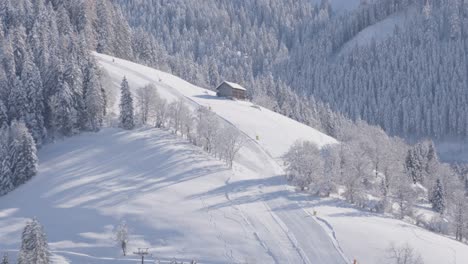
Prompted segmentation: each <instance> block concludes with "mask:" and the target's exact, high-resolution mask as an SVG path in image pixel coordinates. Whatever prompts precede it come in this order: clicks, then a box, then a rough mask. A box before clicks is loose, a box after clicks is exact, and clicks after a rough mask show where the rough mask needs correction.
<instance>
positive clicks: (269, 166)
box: [96, 54, 468, 264]
mask: <svg viewBox="0 0 468 264" xmlns="http://www.w3.org/2000/svg"><path fill="white" fill-rule="evenodd" d="M96 56H97V58H98V60H99V62H100V64H101V65H102V66H103V67H104V68H105V69H106V70H107V71H108V72H109V73H110V75H111V76H112V78H114V82H116V83H118V82H119V80H120V79H121V78H122V76H123V75H126V76H127V78H128V79H129V81H130V83H131V84H133V86H134V87H133V88H138V87H140V86H142V85H145V84H147V83H148V82H152V83H153V84H155V85H156V86H157V87H158V89H159V92H160V93H161V94H169V95H170V97H171V96H172V97H173V96H175V97H177V96H182V97H183V98H185V99H186V100H187V101H188V102H192V103H193V104H194V107H195V106H196V105H198V104H202V105H206V106H210V107H211V108H212V109H213V111H214V112H216V113H217V114H218V115H219V116H221V117H223V118H224V119H226V120H227V121H228V122H230V123H232V124H234V125H236V127H238V128H239V129H240V130H242V131H244V132H246V134H247V135H249V136H250V137H251V138H253V139H252V140H251V141H250V143H252V144H249V146H248V147H247V148H244V149H243V151H242V153H241V155H240V157H239V158H238V160H237V162H238V165H239V166H236V168H235V177H234V178H232V179H231V180H230V181H229V186H225V187H222V188H220V189H219V188H218V189H214V190H211V191H210V192H208V193H205V194H202V195H203V196H208V197H210V196H211V195H215V194H217V193H220V192H222V191H225V190H226V189H229V190H231V191H230V192H229V195H228V196H229V197H230V203H234V204H235V205H238V206H239V207H240V208H242V209H243V211H244V212H247V213H246V214H247V215H248V214H249V213H253V212H254V210H255V207H251V206H252V205H253V204H255V203H257V204H258V203H259V202H262V203H264V204H265V206H266V207H267V208H270V209H271V211H272V212H273V213H274V215H273V218H276V219H278V220H279V223H278V224H279V225H280V226H281V227H282V228H283V231H285V232H286V233H287V234H290V237H289V239H290V242H291V243H292V244H293V246H294V247H297V249H298V250H297V251H298V253H299V254H300V255H301V257H302V258H303V259H304V262H305V263H307V261H309V262H311V263H314V260H316V259H318V258H319V257H320V256H317V255H316V253H319V254H320V252H322V253H323V251H324V249H326V250H327V251H329V252H338V253H339V252H340V251H341V249H342V250H343V251H344V253H345V255H346V257H345V258H349V259H352V258H355V257H356V258H358V260H360V261H363V262H362V263H382V261H383V259H386V258H387V254H388V252H387V248H386V247H388V246H389V245H390V243H391V242H395V241H396V242H397V244H398V243H408V244H409V245H410V246H412V247H414V248H416V249H417V250H418V251H419V253H420V254H422V255H423V256H424V259H425V263H429V264H431V263H434V264H435V263H441V261H442V262H443V260H444V259H445V260H447V259H455V258H456V260H455V261H453V262H449V263H466V261H468V256H466V253H465V252H468V250H467V249H468V247H467V246H466V245H464V244H461V243H458V242H456V241H453V240H451V239H449V238H445V237H443V236H439V235H436V234H433V233H431V232H428V231H426V230H422V229H420V228H418V227H415V226H412V225H409V224H406V223H404V222H402V221H399V220H395V219H388V218H384V217H380V216H378V215H372V216H373V217H368V216H369V214H367V213H363V212H361V211H358V210H355V209H353V208H350V207H347V206H343V205H342V204H341V203H337V202H333V201H331V202H330V201H326V200H325V201H324V202H323V203H317V202H316V201H310V200H309V199H308V198H307V197H304V196H302V195H300V194H297V193H295V192H294V191H293V190H290V189H288V188H286V187H284V184H285V182H284V180H283V179H282V178H281V176H280V175H282V174H283V173H284V172H283V171H282V168H281V167H280V166H279V165H278V163H277V162H276V161H278V160H277V158H279V157H280V156H281V155H282V154H283V153H284V152H283V151H285V150H286V149H287V148H288V147H289V146H290V144H291V142H294V140H296V139H300V138H302V139H307V140H311V141H313V142H315V143H317V144H318V145H320V146H323V145H324V144H326V143H333V142H336V141H335V140H333V139H331V138H329V137H327V136H325V135H323V134H320V133H318V132H317V131H314V130H313V129H312V128H307V129H310V130H309V131H311V132H309V133H306V132H304V133H306V134H303V133H302V132H301V133H299V132H298V131H302V129H306V128H301V127H302V125H301V124H299V125H298V123H297V122H294V121H292V120H290V121H286V120H283V118H284V117H282V118H280V117H278V119H281V120H283V121H281V122H282V124H281V126H278V127H275V125H273V124H271V122H279V121H278V120H277V119H276V118H274V117H273V116H275V117H276V115H277V114H275V113H272V112H271V111H268V110H265V109H263V108H262V110H261V111H259V110H258V109H256V108H254V107H252V110H254V111H253V112H252V111H249V110H250V108H247V106H248V105H249V103H246V102H236V101H231V100H222V99H219V98H216V97H214V96H213V93H212V92H210V91H207V90H204V89H201V88H198V87H195V86H193V85H191V84H189V83H187V82H185V81H183V80H181V79H179V78H177V77H175V76H172V75H170V74H167V73H163V72H160V71H157V70H154V69H150V68H148V67H144V66H141V65H137V64H134V63H131V62H128V61H124V60H120V59H117V58H115V59H114V61H113V58H112V57H109V56H105V55H101V54H96ZM135 86H136V87H135ZM247 109H248V110H247ZM256 111H258V112H256ZM254 113H256V114H259V113H262V114H261V115H260V116H256V118H255V119H254V120H252V121H249V120H250V117H251V116H252V115H254ZM278 116H279V115H278ZM257 118H259V119H257ZM266 120H268V122H266ZM263 126H265V127H263ZM278 128H281V130H278ZM257 129H259V130H261V131H263V133H264V132H267V133H269V134H272V135H269V136H264V135H263V133H262V134H261V135H260V140H259V141H258V142H257V141H256V140H254V139H255V137H252V136H254V135H255V134H256V133H254V132H256V131H257ZM283 131H285V132H284V133H283ZM312 131H313V132H312ZM256 143H258V144H256ZM264 150H266V151H264ZM269 154H271V155H269ZM272 156H273V157H274V158H272ZM275 160H276V161H275ZM228 205H229V204H228V203H224V204H218V205H216V206H215V207H214V208H223V207H226V206H228ZM314 208H316V209H317V210H318V211H319V216H321V217H323V218H326V220H328V222H329V225H322V226H323V228H325V230H327V231H328V234H329V236H330V237H336V239H337V241H335V240H334V239H331V240H329V239H325V240H324V239H322V238H323V230H321V229H320V228H318V227H317V223H318V222H320V220H319V219H316V218H314V217H311V212H309V211H313V209H314ZM304 209H305V211H304ZM255 220H258V219H254V220H253V222H254V223H253V225H254V226H255V227H256V228H261V227H262V226H261V225H262V223H259V222H255ZM356 221H359V224H356ZM259 224H260V225H259ZM368 226H369V229H368V228H367V227H368ZM330 227H331V228H332V229H330ZM401 234H405V235H402V236H399V235H401ZM364 235H365V236H364ZM361 236H362V237H365V239H359V238H360V237H361ZM427 237H430V238H431V240H432V241H437V243H432V242H430V241H428V239H427ZM338 242H340V243H338ZM330 243H331V244H333V245H331V244H330ZM429 244H431V245H429ZM375 245H379V246H377V247H376V246H375ZM437 247H442V248H443V250H437ZM332 248H334V249H335V250H333V249H332ZM369 249H373V250H374V251H373V252H372V254H370V253H368V251H369ZM452 249H454V250H452ZM269 252H273V254H275V253H276V252H275V250H271V249H270V250H269ZM304 252H305V253H304ZM454 252H455V253H454ZM454 254H456V256H455V255H454ZM454 256H455V257H454ZM320 263H328V262H326V261H323V260H322V261H321V262H320Z"/></svg>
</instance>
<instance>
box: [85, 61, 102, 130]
mask: <svg viewBox="0 0 468 264" xmlns="http://www.w3.org/2000/svg"><path fill="white" fill-rule="evenodd" d="M84 104H85V115H86V118H85V120H83V121H85V124H82V127H83V128H84V129H85V130H91V131H98V130H99V129H100V128H101V127H102V123H103V120H104V113H105V94H104V93H103V88H102V87H101V83H100V82H99V78H98V75H97V73H96V69H95V68H94V65H92V64H90V65H88V66H87V69H86V73H85V79H84Z"/></svg>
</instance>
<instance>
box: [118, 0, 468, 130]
mask: <svg viewBox="0 0 468 264" xmlns="http://www.w3.org/2000/svg"><path fill="white" fill-rule="evenodd" d="M115 2H116V3H119V4H120V6H121V7H122V9H123V12H124V14H125V15H126V17H127V18H128V20H129V23H130V25H131V26H132V27H134V28H135V29H136V31H135V33H134V34H137V35H138V38H140V41H134V43H133V45H134V50H138V53H139V54H135V55H136V56H137V57H138V58H139V60H140V61H143V62H145V63H146V64H149V65H153V66H156V67H159V68H160V69H163V70H171V71H172V72H173V73H175V74H177V75H179V76H182V77H183V78H185V79H187V80H189V81H192V82H195V83H197V84H200V85H202V86H209V87H212V88H214V87H215V86H216V85H217V84H218V83H219V81H220V80H221V79H229V80H235V81H237V82H241V83H242V84H244V85H245V86H247V87H249V88H251V97H252V98H253V100H254V101H256V102H258V103H260V104H262V105H264V106H267V107H269V108H272V109H275V110H276V111H279V112H281V113H284V114H286V115H288V116H291V117H293V118H295V119H297V120H300V121H302V122H306V123H308V124H310V125H312V126H316V127H319V128H321V129H322V130H324V131H326V132H328V133H329V134H332V135H334V136H338V135H336V131H334V129H333V128H334V127H336V126H337V124H336V123H337V122H339V121H337V120H338V119H340V118H337V117H336V115H334V114H331V113H328V114H327V112H329V110H328V109H327V107H326V105H324V104H322V103H317V101H321V102H324V103H325V104H328V105H329V106H330V107H331V109H332V110H333V111H336V112H340V113H342V114H343V115H345V116H346V117H348V118H351V119H354V120H358V119H363V120H365V121H367V122H369V123H371V124H376V125H380V126H381V127H383V128H384V129H385V130H386V131H387V132H389V133H391V134H395V135H400V136H405V137H412V138H414V137H416V138H421V137H427V136H430V137H433V138H447V137H456V138H466V136H467V135H468V120H467V117H466V115H464V114H463V113H466V112H467V111H468V109H467V107H468V89H467V88H466V87H467V83H468V79H467V78H468V77H467V76H468V75H467V74H466V73H467V60H466V58H467V53H466V51H467V50H468V49H467V48H466V46H465V45H466V44H465V41H466V38H467V37H468V34H467V33H466V32H467V30H468V24H467V23H468V17H467V10H468V4H467V3H466V1H463V0H442V1H433V0H428V1H425V0H378V1H361V5H360V7H359V8H357V9H356V10H352V11H349V12H345V13H343V12H339V13H335V12H334V11H333V10H332V8H331V5H330V3H329V1H326V0H324V1H321V4H319V5H315V4H314V3H312V1H307V0H301V1H289V0H288V1H280V0H274V1H227V0H223V1H204V2H203V3H202V4H198V5H193V4H192V1H172V2H166V1H128V0H116V1H115ZM408 8H412V9H414V10H415V12H412V13H411V17H410V18H408V22H407V23H406V24H405V25H404V27H400V28H395V31H394V32H393V33H391V34H389V37H388V38H386V39H384V40H380V41H379V42H377V41H371V42H370V43H369V44H368V45H364V46H361V47H359V48H355V49H352V50H351V51H349V52H346V53H344V54H342V55H341V56H337V54H338V53H339V52H340V50H341V48H342V47H343V46H344V45H345V44H346V43H347V42H348V41H350V40H351V39H352V38H353V37H354V36H355V35H356V34H357V33H359V32H360V31H362V30H363V29H365V28H366V27H368V26H371V25H373V24H375V23H377V22H379V21H381V20H383V19H385V18H386V17H388V16H390V15H392V14H395V13H397V12H400V11H404V10H407V9H408ZM136 47H138V48H136ZM291 91H295V93H291Z"/></svg>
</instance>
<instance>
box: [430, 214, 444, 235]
mask: <svg viewBox="0 0 468 264" xmlns="http://www.w3.org/2000/svg"><path fill="white" fill-rule="evenodd" d="M427 228H428V229H429V230H431V231H433V232H436V233H440V234H447V233H448V230H449V223H448V221H447V219H445V218H444V217H442V216H441V215H434V216H433V217H432V218H431V220H430V221H429V223H428V225H427Z"/></svg>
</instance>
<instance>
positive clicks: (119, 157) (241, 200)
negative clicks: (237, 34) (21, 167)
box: [0, 54, 468, 264]
mask: <svg viewBox="0 0 468 264" xmlns="http://www.w3.org/2000/svg"><path fill="white" fill-rule="evenodd" d="M96 57H97V59H98V61H99V63H100V65H102V66H103V67H104V68H105V70H106V71H107V72H108V73H109V75H110V76H111V78H112V80H113V83H114V84H115V85H114V88H115V89H116V90H118V89H119V84H120V81H121V79H122V78H123V76H124V75H125V76H126V77H127V79H128V81H129V83H130V85H131V87H132V89H134V90H135V89H136V88H139V87H141V86H143V85H146V84H148V83H153V84H154V85H156V86H157V88H158V91H159V93H160V95H161V96H162V97H164V98H165V99H167V100H175V99H182V100H185V101H186V102H187V103H189V104H190V105H191V106H192V107H193V108H195V107H197V106H198V105H205V106H208V107H210V108H211V109H212V110H213V111H214V112H215V113H216V114H218V115H219V117H220V119H221V120H224V122H225V123H226V124H230V125H232V128H233V129H236V128H237V129H239V130H241V131H242V132H244V133H245V135H246V136H248V137H249V138H250V140H249V141H247V143H246V145H245V147H244V148H243V149H242V150H241V152H240V153H239V156H238V158H237V159H236V164H235V166H234V168H233V170H232V171H231V170H228V169H226V167H225V166H224V165H223V164H222V163H221V162H219V161H217V160H215V159H213V158H211V157H209V156H207V155H206V153H204V152H202V151H201V150H200V149H199V148H197V147H193V146H192V145H190V144H188V143H187V142H185V141H183V140H180V139H178V138H176V137H175V136H174V135H172V134H170V133H169V132H167V131H163V130H158V129H153V128H142V129H138V130H134V131H122V130H120V129H110V128H109V129H104V130H103V131H101V132H99V133H86V134H82V135H80V136H76V137H73V138H68V139H65V140H63V141H59V142H56V143H53V144H50V145H46V146H44V147H43V148H42V149H41V150H40V153H39V158H40V161H41V165H40V168H39V174H38V175H37V176H36V177H34V178H33V179H32V180H31V181H29V182H28V183H26V184H25V185H23V186H21V187H20V188H18V189H17V190H15V191H13V192H11V193H9V194H8V195H7V196H5V197H2V198H0V251H5V250H7V251H9V252H10V256H14V255H15V254H16V251H17V249H18V247H19V243H20V241H19V240H20V233H21V230H22V228H23V226H24V222H25V221H26V219H27V218H31V217H37V218H38V219H39V220H40V222H41V223H42V224H43V225H44V226H45V229H46V232H47V234H48V240H49V243H50V246H51V249H52V250H53V253H54V259H55V263H115V262H117V261H118V262H119V263H133V262H135V261H137V259H136V257H135V256H129V257H126V258H123V257H121V256H120V252H119V250H118V249H117V248H116V247H115V246H114V243H113V241H112V239H111V237H112V227H113V226H115V225H117V224H118V223H119V222H120V221H121V220H125V221H126V222H127V223H128V225H129V227H130V233H131V240H130V244H129V247H130V249H129V251H130V252H133V251H134V250H135V249H136V248H137V247H149V248H150V251H151V252H152V254H153V255H154V256H153V257H151V258H150V259H158V258H159V259H161V260H169V259H171V258H172V257H178V258H179V259H184V260H186V261H187V260H190V259H192V258H195V259H197V260H199V261H200V263H246V262H247V263H306V264H309V263H325V264H328V263H340V264H342V263H351V261H352V259H357V260H358V261H359V263H385V261H386V257H387V248H388V246H389V245H390V244H391V243H392V242H394V243H396V244H400V243H409V244H410V245H411V246H412V247H414V248H415V249H416V250H417V251H418V252H419V253H421V254H422V255H423V257H424V260H425V263H427V264H432V263H433V264H436V263H460V264H462V263H466V261H467V260H468V247H467V246H466V245H463V244H461V243H458V242H456V241H454V240H451V239H449V238H446V237H443V236H439V235H436V234H433V233H431V232H428V231H426V230H423V229H420V228H418V227H415V226H412V225H409V224H406V223H404V222H401V221H399V220H395V219H390V218H384V217H381V216H379V215H374V214H368V213H363V212H361V211H358V210H355V209H353V208H350V207H349V206H347V205H346V204H343V203H342V202H339V201H336V200H333V199H313V198H311V197H309V196H307V195H304V194H301V193H297V192H295V190H294V189H293V188H291V187H288V186H287V184H286V182H285V180H284V177H283V174H284V172H283V169H282V167H281V166H280V165H279V164H280V163H279V162H278V161H280V159H281V156H282V154H284V152H285V151H286V150H287V149H288V148H289V146H290V145H291V144H293V143H294V141H295V140H298V139H303V140H310V141H313V142H315V143H316V144H318V145H319V146H323V145H325V144H334V143H337V142H336V140H334V139H333V138H331V137H328V136H326V135H324V134H322V133H320V132H318V131H317V130H315V129H313V128H310V127H307V126H304V125H302V124H300V123H298V122H295V121H293V120H290V119H288V118H286V117H284V116H281V115H279V114H277V113H274V112H272V111H269V110H267V109H264V108H258V107H252V104H251V103H249V102H241V101H231V100H225V99H220V98H217V97H215V96H214V94H213V93H212V92H210V91H207V90H205V89H202V88H199V87H196V86H193V85H191V84H189V83H187V82H185V81H183V80H181V79H179V78H177V77H175V76H172V75H170V74H167V73H163V72H160V71H157V70H154V69H151V68H148V67H144V66H141V65H137V64H134V63H131V62H128V61H124V60H121V59H117V58H112V57H109V56H106V55H101V54H96ZM257 136H258V137H259V140H257V139H256V137H257ZM314 211H316V212H317V217H316V216H314V215H313V214H314Z"/></svg>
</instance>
